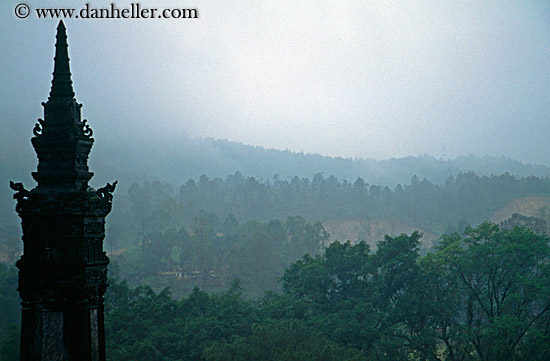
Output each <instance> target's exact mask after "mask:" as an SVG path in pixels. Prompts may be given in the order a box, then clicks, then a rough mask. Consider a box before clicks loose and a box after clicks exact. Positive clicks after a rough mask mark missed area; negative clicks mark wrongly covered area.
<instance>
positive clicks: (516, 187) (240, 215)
mask: <svg viewBox="0 0 550 361" xmlns="http://www.w3.org/2000/svg"><path fill="white" fill-rule="evenodd" d="M533 195H537V196H550V178H538V177H533V176H531V177H525V178H516V177H514V176H511V175H510V174H508V173H504V174H502V175H499V176H490V177H488V176H478V175H476V174H474V173H471V172H470V173H461V174H459V175H457V176H456V177H451V176H450V177H448V178H447V180H446V181H445V182H444V183H443V184H441V185H437V184H434V183H432V182H430V181H428V180H426V179H423V180H421V179H419V178H418V177H416V176H415V177H413V178H412V179H411V181H410V183H409V184H407V185H401V184H398V185H397V186H396V187H395V188H393V189H390V188H389V187H381V186H378V185H369V184H367V183H366V182H365V181H364V180H363V179H362V178H357V179H356V180H355V181H354V182H353V183H351V182H348V181H346V180H339V179H338V178H336V177H334V176H329V177H325V176H324V175H323V174H320V173H318V174H317V175H315V176H314V177H313V178H312V179H311V180H310V179H309V178H299V177H297V176H296V177H294V178H292V179H290V180H288V179H280V178H279V177H277V176H274V177H273V179H271V180H258V179H256V178H254V177H244V176H243V175H242V174H241V173H239V172H236V173H235V174H233V175H229V176H227V177H226V178H225V179H221V178H214V179H210V178H208V177H207V176H205V175H203V176H201V177H200V178H199V179H198V180H193V179H190V180H188V181H187V182H186V183H185V184H184V185H182V186H181V187H179V189H178V188H176V187H174V186H172V185H169V184H163V183H160V182H153V183H144V184H141V185H139V184H137V183H136V184H133V185H131V186H130V187H129V189H128V192H127V194H115V200H114V204H115V206H114V211H113V214H112V215H111V216H110V218H109V219H108V222H107V224H108V227H110V230H109V232H108V233H107V237H108V241H109V239H113V238H117V237H118V238H119V239H120V238H121V237H127V236H129V235H133V237H134V238H136V237H137V238H139V237H143V236H144V235H146V234H148V233H151V232H156V231H164V230H166V229H168V228H180V227H181V226H183V225H189V224H191V223H192V222H193V220H194V218H195V217H197V216H198V215H199V212H200V211H201V210H203V211H206V212H208V213H214V214H217V215H219V216H220V217H225V216H227V215H228V214H232V215H233V216H234V217H235V218H236V219H237V220H239V221H240V222H242V221H246V220H258V221H264V222H265V221H269V220H271V219H286V217H288V216H292V215H300V216H302V217H304V218H305V219H306V220H307V221H310V222H311V221H324V220H329V219H358V218H359V219H366V218H385V219H392V220H396V221H400V222H404V223H408V224H410V225H412V226H414V227H419V228H421V229H424V230H427V231H430V232H433V233H435V234H441V233H443V232H445V231H447V230H449V229H452V227H453V226H456V224H457V223H458V222H462V223H465V224H479V223H481V222H482V221H483V220H486V219H490V217H491V216H492V215H493V214H494V213H495V212H496V211H497V210H499V209H500V208H501V207H503V206H504V205H506V204H507V203H508V202H510V201H512V200H514V199H517V198H519V197H524V196H533ZM449 227H450V228H449ZM119 244H120V242H119Z"/></svg>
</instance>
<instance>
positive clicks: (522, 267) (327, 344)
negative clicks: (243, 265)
mask: <svg viewBox="0 0 550 361" xmlns="http://www.w3.org/2000/svg"><path fill="white" fill-rule="evenodd" d="M264 226H265V225H264ZM420 238H421V234H420V233H417V232H415V233H413V234H411V235H405V234H403V235H400V236H397V237H389V236H387V237H386V238H385V239H384V240H383V241H381V242H379V243H378V245H377V248H376V250H374V251H373V250H371V249H370V248H369V246H368V245H367V244H366V243H364V242H361V243H358V244H355V245H353V244H351V243H349V242H347V243H338V242H336V243H332V244H331V245H330V246H328V247H327V248H326V249H325V250H324V252H321V253H320V254H318V255H316V256H310V255H306V256H304V257H302V258H301V259H299V260H297V261H296V262H294V263H292V264H291V265H290V266H289V267H287V268H286V270H285V271H284V273H283V276H282V277H281V278H280V283H281V290H282V291H281V292H274V291H268V292H266V293H265V294H264V295H263V296H262V297H260V298H257V299H255V300H251V299H249V298H248V297H245V294H244V290H243V288H242V287H241V285H240V282H239V281H234V282H233V283H232V284H231V285H230V286H229V288H228V289H227V290H226V291H224V292H222V293H217V294H216V293H212V294H209V293H206V292H204V291H201V290H199V289H198V288H195V289H193V290H192V292H191V293H190V294H189V295H188V296H185V297H182V298H179V299H174V298H173V297H172V296H171V293H170V290H169V289H168V288H167V289H164V290H162V291H160V292H154V291H153V290H152V289H151V287H149V286H138V287H136V288H131V287H129V286H128V283H127V282H125V281H123V282H117V281H114V280H113V281H112V282H111V286H110V287H109V288H108V292H107V295H106V305H105V310H106V315H105V320H106V321H105V322H106V323H105V327H106V333H107V353H108V359H109V360H117V361H125V360H132V361H139V360H148V361H150V360H153V361H154V360H170V361H176V360H178V361H179V360H193V361H200V360H204V361H226V360H258V361H259V360H274V361H275V360H277V361H283V360H285V361H286V360H305V361H308V360H312V361H313V360H327V361H331V360H334V361H336V360H357V361H359V360H365V361H382V360H433V361H437V360H439V361H459V360H460V361H463V360H471V361H491V360H510V361H512V360H513V361H524V360H525V361H544V360H548V359H550V246H549V238H548V237H547V236H541V235H537V234H535V233H533V232H532V231H530V230H528V229H526V228H517V227H516V228H514V229H512V230H504V229H499V227H498V226H496V225H494V224H491V223H483V224H481V225H479V226H478V227H476V228H471V227H467V228H466V230H465V231H464V233H463V234H457V233H454V234H450V235H444V236H442V239H441V242H440V244H439V246H438V248H437V249H436V250H434V252H432V253H428V254H427V255H426V256H420V254H419V239H420ZM0 276H1V278H0V279H1V280H2V282H0V284H1V285H2V287H8V288H7V289H6V290H4V289H2V292H3V293H2V294H6V295H10V294H11V295H13V293H14V290H13V288H12V287H13V286H14V284H13V283H14V280H15V277H14V270H13V268H9V269H8V268H6V269H5V270H4V271H3V272H2V273H1V274H0ZM4 285H7V286H4ZM5 300H10V297H4V298H3V299H2V301H3V302H4V303H2V305H3V307H4V309H3V310H4V311H5V312H4V313H5V314H6V315H9V314H11V315H15V314H17V313H18V311H19V307H18V305H14V304H12V301H9V302H7V303H6V302H5ZM13 321H16V320H13ZM3 322H6V320H3ZM17 339H18V328H17V327H15V326H13V325H12V326H6V325H5V324H4V328H3V333H2V341H1V342H0V356H1V357H2V360H16V359H17V354H16V352H17V350H16V348H14V345H17Z"/></svg>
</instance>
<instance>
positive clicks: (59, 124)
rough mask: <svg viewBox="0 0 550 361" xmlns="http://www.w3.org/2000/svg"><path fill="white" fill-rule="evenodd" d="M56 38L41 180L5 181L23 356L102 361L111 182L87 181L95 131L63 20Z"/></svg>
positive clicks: (37, 142) (38, 360)
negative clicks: (10, 199) (15, 233)
mask: <svg viewBox="0 0 550 361" xmlns="http://www.w3.org/2000/svg"><path fill="white" fill-rule="evenodd" d="M56 37H57V42H56V44H55V58H54V59H55V61H54V63H55V64H54V72H53V80H52V89H51V92H50V96H49V98H48V101H47V102H46V103H42V105H43V107H44V119H38V123H36V125H35V127H34V129H33V133H34V137H33V138H32V139H31V142H32V145H33V147H34V149H35V151H36V154H37V156H38V167H37V171H36V172H33V173H32V175H33V178H34V179H35V180H36V181H37V183H38V184H37V186H36V187H35V188H33V189H32V190H30V191H28V190H26V189H25V188H24V187H23V185H22V184H21V183H13V182H10V186H11V187H12V189H13V190H15V191H16V193H15V195H14V198H15V199H16V200H17V206H16V211H17V213H18V214H19V216H20V217H21V225H22V228H23V245H24V247H23V255H22V256H21V259H19V260H18V261H17V267H18V268H19V288H18V290H19V294H20V296H21V299H22V302H21V305H22V321H21V322H22V324H21V360H24V361H57V360H59V361H104V360H105V359H106V357H105V327H104V317H103V296H104V294H105V291H106V289H107V265H108V264H109V258H108V257H107V255H106V253H105V252H104V251H103V239H104V237H105V217H106V216H107V215H108V214H109V212H110V211H111V206H112V198H113V196H112V192H113V191H114V190H115V186H116V182H115V183H113V184H107V185H106V186H105V187H103V188H100V189H98V190H95V189H93V188H91V187H89V186H88V181H89V180H90V179H91V178H92V176H93V173H92V172H90V171H89V169H88V155H89V153H90V150H91V148H92V145H93V141H94V140H93V138H92V134H93V133H92V130H91V129H90V127H89V126H88V124H87V121H86V120H82V119H81V114H80V112H81V108H82V104H79V103H77V101H76V100H75V98H74V92H73V88H72V80H71V73H70V67H69V56H68V45H67V35H66V29H65V26H64V24H63V22H62V21H61V22H60V23H59V26H58V27H57V36H56Z"/></svg>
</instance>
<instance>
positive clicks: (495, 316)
mask: <svg viewBox="0 0 550 361" xmlns="http://www.w3.org/2000/svg"><path fill="white" fill-rule="evenodd" d="M549 257H550V249H549V246H548V238H547V237H546V236H541V235H536V234H535V233H533V232H532V231H530V230H528V229H526V228H514V229H513V230H502V229H499V228H498V226H496V225H494V224H491V223H483V224H481V225H480V226H478V227H476V228H471V227H470V228H467V229H466V231H465V236H464V238H461V237H460V236H459V235H458V234H454V235H450V236H444V237H443V240H442V243H441V246H440V248H439V251H438V252H437V253H436V254H434V255H430V256H429V257H428V258H427V259H426V261H425V266H426V270H427V271H428V272H430V274H431V276H432V277H433V278H432V279H433V280H434V283H435V284H437V285H438V288H437V289H438V293H434V294H433V296H435V297H437V299H433V300H432V302H434V303H436V302H441V301H443V303H444V305H445V308H446V309H447V310H443V309H439V310H438V311H439V312H434V313H433V317H434V322H435V325H434V326H435V327H436V328H437V329H438V330H439V335H438V336H439V338H440V339H441V340H442V341H443V343H444V344H445V347H446V353H447V355H448V357H449V359H450V360H453V361H454V360H461V359H463V358H464V357H466V355H468V357H472V356H471V355H475V357H474V359H475V360H481V361H489V360H544V359H548V357H549V356H550V346H548V345H549V344H548V342H547V341H548V340H549V339H550V328H549V327H548V326H549V325H550V314H549V313H550V267H549V261H550V258H549ZM534 345H538V346H534Z"/></svg>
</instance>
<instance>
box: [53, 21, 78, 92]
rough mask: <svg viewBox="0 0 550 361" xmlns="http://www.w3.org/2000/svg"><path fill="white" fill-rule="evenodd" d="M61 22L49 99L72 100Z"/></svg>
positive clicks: (67, 55) (63, 26)
mask: <svg viewBox="0 0 550 361" xmlns="http://www.w3.org/2000/svg"><path fill="white" fill-rule="evenodd" d="M65 30H66V29H65V24H63V20H60V21H59V25H58V26H57V35H56V38H57V41H56V43H55V58H54V69H53V80H52V90H51V92H50V97H49V99H50V100H51V99H53V98H56V99H62V98H69V99H72V98H74V91H73V82H72V80H71V69H70V67H69V50H68V47H69V46H68V45H67V33H66V31H65Z"/></svg>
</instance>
